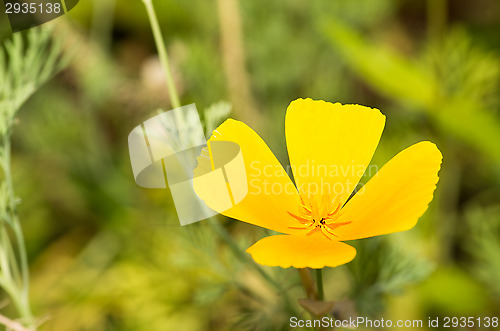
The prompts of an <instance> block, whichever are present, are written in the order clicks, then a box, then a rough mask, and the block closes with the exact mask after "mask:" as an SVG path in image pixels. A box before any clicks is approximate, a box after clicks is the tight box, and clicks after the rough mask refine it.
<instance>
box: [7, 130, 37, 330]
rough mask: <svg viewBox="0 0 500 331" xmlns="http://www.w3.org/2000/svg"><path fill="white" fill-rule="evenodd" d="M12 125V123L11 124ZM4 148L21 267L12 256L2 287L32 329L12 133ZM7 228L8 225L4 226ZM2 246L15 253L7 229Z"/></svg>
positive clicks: (26, 262) (27, 273)
mask: <svg viewBox="0 0 500 331" xmlns="http://www.w3.org/2000/svg"><path fill="white" fill-rule="evenodd" d="M9 124H10V123H9ZM9 127H10V125H9ZM7 131H9V130H7ZM2 140H3V146H2V149H3V151H2V168H3V172H4V181H5V184H6V188H7V193H8V197H7V198H8V214H7V215H6V216H7V217H9V218H10V222H9V224H10V226H11V229H12V231H13V233H14V237H15V241H16V244H17V251H18V253H19V260H20V265H19V266H18V265H17V261H16V258H15V256H14V254H11V255H10V256H9V257H10V258H9V262H10V264H11V266H10V267H11V268H9V269H8V270H4V272H5V274H6V275H7V277H9V278H5V279H3V281H4V282H3V283H4V284H2V285H5V289H6V291H7V292H8V293H9V294H10V297H11V299H12V301H13V302H14V305H15V306H16V309H17V311H18V312H19V314H20V316H21V317H22V318H23V319H24V320H26V321H27V324H28V325H29V326H30V327H32V325H31V323H32V314H31V308H30V304H29V265H28V256H27V253H26V245H25V242H24V235H23V231H22V228H21V224H20V221H19V218H18V216H17V212H16V198H15V195H14V186H13V183H12V174H11V167H10V166H11V148H10V133H9V132H7V133H6V134H5V135H4V136H3V139H2ZM2 226H3V227H5V226H6V223H5V222H4V224H3V225H2ZM2 245H6V246H5V247H3V249H4V250H9V252H13V249H12V246H11V242H10V241H9V240H8V234H7V233H6V229H5V228H3V229H2ZM13 272H16V273H20V275H21V282H20V284H17V286H16V284H15V283H14V279H15V276H16V275H17V274H16V275H14V277H13V275H12V273H13Z"/></svg>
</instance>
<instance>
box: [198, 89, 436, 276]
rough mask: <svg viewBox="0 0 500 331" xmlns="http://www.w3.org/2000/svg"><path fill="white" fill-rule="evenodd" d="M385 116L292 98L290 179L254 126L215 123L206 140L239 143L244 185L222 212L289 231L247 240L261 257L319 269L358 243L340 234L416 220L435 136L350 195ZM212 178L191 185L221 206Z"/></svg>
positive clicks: (425, 199) (370, 232)
mask: <svg viewBox="0 0 500 331" xmlns="http://www.w3.org/2000/svg"><path fill="white" fill-rule="evenodd" d="M384 124H385V116H384V115H382V114H381V113H380V111H379V110H377V109H372V108H368V107H364V106H359V105H341V104H340V103H335V104H332V103H329V102H325V101H314V100H311V99H298V100H295V101H293V102H292V103H291V104H290V106H289V107H288V109H287V112H286V117H285V134H286V143H287V149H288V155H289V159H290V164H291V169H292V172H293V177H294V179H295V184H296V185H293V183H292V181H291V179H290V177H289V176H288V175H287V173H286V171H285V169H284V168H283V167H282V166H281V164H280V163H279V161H278V160H277V159H276V157H275V156H274V155H273V153H272V152H271V150H270V149H269V147H268V146H267V145H266V144H265V142H264V141H263V140H262V139H261V138H260V137H259V135H258V134H257V133H255V131H253V130H252V129H251V128H250V127H248V126H247V125H245V124H244V123H242V122H239V121H235V120H232V119H229V120H227V121H225V122H224V123H223V124H222V125H221V126H220V127H219V128H217V130H215V131H214V134H213V135H212V137H211V138H210V139H209V146H210V143H212V142H216V141H230V142H234V143H237V144H238V145H239V146H240V148H241V152H242V155H243V159H244V164H245V169H246V173H247V180H248V193H247V195H246V196H245V197H244V199H243V200H242V201H241V202H239V203H238V204H236V205H235V206H233V207H232V208H230V209H228V210H216V211H218V212H221V213H222V214H223V215H225V216H228V217H232V218H235V219H237V220H240V221H243V222H247V223H250V224H254V225H257V226H260V227H264V228H267V229H271V230H274V231H277V232H280V233H283V234H282V235H272V236H268V237H265V238H263V239H261V240H259V241H258V242H257V243H255V244H254V245H253V246H251V247H250V248H248V249H247V252H248V253H250V254H251V255H252V257H253V259H254V260H255V261H256V262H257V263H260V264H263V265H268V266H281V267H283V268H288V267H290V266H293V267H295V268H304V267H310V268H322V267H324V266H330V267H335V266H338V265H341V264H344V263H348V262H350V261H351V260H352V259H353V258H354V257H355V255H356V250H355V249H354V247H352V246H350V245H348V244H345V243H343V242H342V241H346V240H355V239H361V238H367V237H373V236H379V235H383V234H388V233H393V232H399V231H405V230H408V229H410V228H412V227H413V226H415V224H416V223H417V220H418V218H419V217H420V216H422V214H423V213H424V212H425V210H426V209H427V206H428V204H429V202H430V201H431V200H432V198H433V192H434V189H435V188H436V184H437V182H438V171H439V169H440V166H441V160H442V155H441V153H440V151H439V150H438V148H437V147H436V145H434V144H433V143H431V142H428V141H424V142H420V143H417V144H415V145H412V146H410V147H408V148H407V149H405V150H403V151H402V152H400V153H399V154H397V155H396V156H395V157H393V158H392V159H391V160H390V161H389V162H388V163H387V164H386V165H385V166H384V167H383V168H381V169H380V171H378V172H377V173H376V174H375V175H374V176H373V177H372V178H371V179H370V180H369V181H368V183H367V184H366V185H365V186H363V187H362V188H360V189H359V190H358V192H357V193H356V194H355V195H354V196H353V197H351V198H350V199H349V197H350V195H351V193H352V192H353V190H354V188H355V186H356V185H357V184H358V183H359V180H360V179H361V177H362V176H363V174H364V173H365V170H367V172H369V171H368V170H372V168H371V167H370V168H367V165H368V164H369V162H370V160H371V158H372V156H373V153H374V152H375V149H376V147H377V145H378V143H379V140H380V136H381V135H382V131H383V129H384ZM207 155H208V154H207ZM204 163H206V164H205V166H206V165H207V164H209V161H207V160H206V159H205V160H203V159H199V165H198V167H203V166H204ZM212 167H213V162H212ZM212 169H213V168H212ZM196 171H197V170H195V172H196ZM229 182H231V181H229ZM209 186H210V185H206V184H205V185H199V184H196V182H195V184H194V189H195V191H196V193H197V194H198V196H199V197H200V198H201V199H203V200H204V201H205V202H206V203H207V205H208V206H215V205H217V203H216V199H217V198H218V197H220V195H219V194H217V192H214V188H213V187H209ZM358 188H359V186H358ZM346 201H347V203H346Z"/></svg>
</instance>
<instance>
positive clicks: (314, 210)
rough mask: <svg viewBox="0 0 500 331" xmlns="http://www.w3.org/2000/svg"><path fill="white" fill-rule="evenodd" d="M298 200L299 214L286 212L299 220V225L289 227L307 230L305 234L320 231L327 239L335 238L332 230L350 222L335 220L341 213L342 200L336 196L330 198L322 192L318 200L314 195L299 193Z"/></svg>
mask: <svg viewBox="0 0 500 331" xmlns="http://www.w3.org/2000/svg"><path fill="white" fill-rule="evenodd" d="M300 200H301V205H300V206H299V214H298V215H295V214H293V213H291V212H288V214H290V216H292V217H293V218H295V219H296V220H297V221H299V222H300V225H299V226H290V227H289V228H290V229H295V230H305V231H307V233H306V235H311V234H313V233H315V232H321V233H323V235H325V237H327V238H328V239H330V240H336V239H335V238H336V237H338V236H337V235H336V234H335V233H334V230H335V229H336V228H338V227H339V226H342V225H345V224H349V223H351V222H350V221H349V222H339V221H337V219H338V218H339V216H340V215H341V214H342V212H341V208H342V202H341V201H340V198H339V197H338V196H335V197H334V198H333V199H332V198H331V196H330V195H328V194H323V195H321V196H320V198H319V200H320V201H318V199H317V198H316V196H311V195H307V194H301V196H300Z"/></svg>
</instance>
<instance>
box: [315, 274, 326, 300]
mask: <svg viewBox="0 0 500 331" xmlns="http://www.w3.org/2000/svg"><path fill="white" fill-rule="evenodd" d="M316 286H317V287H318V300H320V301H323V300H324V299H325V293H324V291H323V269H316Z"/></svg>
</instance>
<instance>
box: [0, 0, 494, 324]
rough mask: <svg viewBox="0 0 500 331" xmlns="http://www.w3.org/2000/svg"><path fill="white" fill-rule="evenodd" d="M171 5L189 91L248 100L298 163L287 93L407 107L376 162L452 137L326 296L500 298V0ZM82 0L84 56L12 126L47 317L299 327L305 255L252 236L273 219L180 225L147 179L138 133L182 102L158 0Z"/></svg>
mask: <svg viewBox="0 0 500 331" xmlns="http://www.w3.org/2000/svg"><path fill="white" fill-rule="evenodd" d="M154 4H155V6H156V10H157V14H158V17H159V20H160V25H161V29H162V31H163V33H164V36H165V39H166V45H167V49H168V51H169V55H170V59H171V65H172V70H173V76H174V80H175V83H176V86H177V88H178V90H179V92H180V99H181V102H182V104H189V103H192V102H194V103H196V104H197V106H198V109H199V110H200V115H201V116H202V118H203V119H204V125H205V126H206V128H207V131H210V130H211V129H212V128H213V127H214V126H215V125H216V124H217V123H218V122H220V121H221V120H222V118H221V115H224V114H226V111H227V110H228V109H229V108H230V105H228V103H227V102H231V104H232V113H231V114H230V116H231V117H235V118H239V119H243V120H245V121H246V122H248V124H249V125H250V126H252V127H254V128H255V129H256V130H257V131H258V132H259V133H260V134H261V136H262V137H263V138H264V140H265V141H266V142H268V144H269V145H270V147H271V149H272V150H273V152H275V154H276V155H278V156H279V158H280V160H281V161H282V163H283V164H286V163H287V162H288V161H287V159H286V149H285V140H284V114H285V109H286V107H287V105H288V103H289V102H290V101H291V100H294V99H296V98H298V97H312V98H315V99H324V100H327V101H340V102H342V103H358V104H363V105H368V106H371V107H376V108H379V109H380V110H381V111H382V112H383V113H384V114H385V115H386V116H387V124H386V129H385V132H384V135H383V137H382V140H381V143H380V145H379V148H378V150H377V152H376V155H375V158H374V160H373V163H374V164H378V165H382V164H384V163H385V162H386V161H387V160H389V159H390V157H392V156H393V155H395V154H396V153H397V152H399V151H400V150H402V149H403V148H405V147H407V146H409V145H411V144H413V143H415V142H418V141H420V140H431V141H433V142H435V143H436V144H437V145H438V146H439V148H440V149H441V151H442V152H443V155H444V163H443V168H442V170H441V172H440V177H441V180H440V183H439V185H438V189H437V191H436V197H435V199H434V201H433V202H432V203H431V205H430V209H429V210H428V211H427V213H426V214H425V215H424V216H423V217H422V218H421V220H420V221H419V223H418V225H417V227H415V228H414V229H413V230H412V231H409V232H405V233H401V234H396V235H392V236H391V237H383V238H374V239H368V240H364V241H360V242H359V243H354V244H355V245H356V248H357V249H358V256H357V257H356V259H355V260H354V261H353V262H351V263H350V264H348V265H346V266H342V267H339V268H335V269H328V270H326V271H325V273H324V280H325V296H326V299H328V300H339V302H340V303H339V305H338V306H339V307H341V306H346V307H351V308H352V307H353V306H354V307H355V309H354V310H355V311H356V312H357V313H358V314H359V315H360V316H383V317H385V318H392V319H423V320H427V317H428V316H433V317H434V316H441V317H443V316H458V317H461V316H499V315H500V299H499V298H500V286H499V284H500V264H499V260H498V256H499V255H500V199H499V197H500V170H499V169H500V147H499V146H500V145H499V142H500V115H499V112H500V88H499V81H500V39H499V35H498V31H500V2H498V1H495V0H480V1H464V0H457V1H446V0H428V1H412V0H399V1H396V0H358V1H350V0H336V1H328V0H315V1H298V0H292V1H286V2H269V1H262V0H254V1H237V0H217V1H203V0H190V1H172V0H161V1H160V0H157V1H154ZM66 16H67V17H64V18H60V19H58V20H57V21H56V22H53V23H54V24H53V25H54V26H53V28H54V31H53V34H54V35H57V36H59V37H61V36H62V38H63V39H64V40H66V41H67V42H66V43H65V44H64V46H63V48H64V49H65V52H66V53H68V55H71V56H72V59H73V60H72V61H71V63H70V64H69V65H68V66H67V67H66V69H65V70H63V71H62V72H61V73H60V74H58V75H57V76H56V77H55V78H54V79H52V80H51V81H50V82H49V83H47V84H45V85H44V86H42V87H41V88H40V89H38V91H37V92H36V93H35V94H34V95H33V96H32V97H31V98H30V99H29V100H28V101H27V102H26V103H25V104H24V105H23V107H22V108H21V109H20V111H19V112H18V113H17V120H16V125H15V126H14V132H13V137H12V154H13V155H12V176H13V185H14V187H15V192H16V195H17V196H18V197H20V198H21V203H20V204H19V205H18V206H17V209H18V212H19V219H20V220H21V223H22V228H23V230H24V233H25V240H26V245H27V252H28V259H29V261H30V272H31V280H30V281H31V294H30V296H31V304H32V310H33V314H34V315H35V316H36V317H43V316H47V317H48V319H47V320H46V321H45V322H44V324H43V325H42V326H41V327H40V329H41V330H288V329H289V326H288V318H289V317H290V316H291V315H295V316H300V317H303V318H309V315H308V313H307V312H305V311H304V310H303V308H301V307H300V306H299V305H298V304H297V300H296V299H297V298H301V297H304V293H303V290H302V288H301V287H300V279H299V276H298V274H297V272H296V270H293V269H279V268H268V267H260V266H256V265H255V264H254V262H253V261H251V259H250V258H249V256H247V255H246V254H245V253H243V252H244V249H245V248H247V247H248V246H249V245H251V244H252V243H253V242H255V241H256V240H257V239H259V238H260V237H262V236H263V235H264V233H263V232H262V231H263V230H262V229H259V228H256V227H252V226H250V225H247V224H243V223H239V222H236V221H234V220H227V219H223V218H222V217H221V218H219V219H218V220H207V221H202V222H199V223H195V224H192V225H189V226H186V227H180V225H179V223H178V221H177V216H176V212H175V209H174V206H173V203H172V199H171V196H170V193H169V192H168V190H146V189H142V188H140V187H138V186H137V185H136V184H135V182H134V179H133V176H132V171H131V167H130V161H129V156H128V146H127V136H128V133H129V132H130V131H131V130H132V129H133V128H134V127H135V126H136V125H138V124H139V123H141V122H142V121H144V120H145V119H148V118H150V117H152V116H154V114H155V112H156V110H157V109H158V108H163V109H169V108H170V100H169V97H168V93H167V90H166V84H165V80H164V78H163V71H162V70H161V66H160V62H159V60H158V58H157V56H156V48H155V44H154V40H153V36H152V34H151V30H150V25H149V22H148V19H147V15H146V11H145V9H144V6H143V3H142V1H140V0H127V1H114V0H106V1H104V0H94V1H81V2H80V3H79V4H78V5H77V7H75V8H74V9H73V10H72V11H71V12H70V13H69V14H67V15H66ZM2 24H3V22H2ZM238 27H240V28H241V30H240V29H238ZM0 31H2V33H3V30H0ZM10 38H11V37H8V36H6V37H5V39H4V43H5V42H7V40H9V39H10ZM4 45H5V44H4ZM0 85H1V86H2V88H3V87H4V85H5V82H4V81H1V82H0ZM221 101H222V102H221ZM304 125H307V123H304ZM207 133H208V132H207ZM219 224H220V225H219ZM285 293H286V295H285ZM2 296H4V297H7V296H6V295H4V294H2ZM0 313H1V314H2V315H7V316H14V317H15V316H16V315H15V314H16V312H15V309H14V307H13V306H12V304H9V305H8V306H6V307H4V308H2V310H1V311H0ZM342 313H346V312H345V311H343V312H342ZM339 314H340V313H339Z"/></svg>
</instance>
